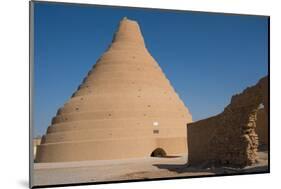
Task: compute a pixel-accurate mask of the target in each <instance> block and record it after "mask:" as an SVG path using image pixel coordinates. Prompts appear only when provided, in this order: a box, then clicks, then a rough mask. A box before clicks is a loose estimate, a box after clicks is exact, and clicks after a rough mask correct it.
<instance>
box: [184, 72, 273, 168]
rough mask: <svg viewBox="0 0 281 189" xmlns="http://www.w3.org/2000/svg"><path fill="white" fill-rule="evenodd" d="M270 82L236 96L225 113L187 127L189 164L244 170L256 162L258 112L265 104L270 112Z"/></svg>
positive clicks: (264, 80) (262, 80)
mask: <svg viewBox="0 0 281 189" xmlns="http://www.w3.org/2000/svg"><path fill="white" fill-rule="evenodd" d="M267 79H268V78H267V77H264V78H262V79H261V80H260V81H259V82H258V83H257V84H256V85H255V86H252V87H248V88H247V89H245V90H244V91H243V92H242V93H240V94H238V95H234V96H233V97H232V98H231V103H230V104H229V105H228V106H227V107H226V108H225V109H224V111H223V112H222V113H221V114H219V115H217V116H214V117H211V118H208V119H205V120H201V121H198V122H194V123H191V124H188V125H187V129H188V150H189V154H188V159H189V164H191V165H192V164H193V165H194V164H202V163H211V164H215V165H227V166H238V167H244V166H247V165H251V164H253V163H255V162H256V160H257V150H258V144H259V141H258V136H257V134H256V132H255V128H256V119H257V111H258V107H259V105H260V104H261V103H262V104H264V108H265V111H266V112H267V111H268V85H267V84H268V81H267ZM266 116H267V113H266ZM266 119H267V117H266Z"/></svg>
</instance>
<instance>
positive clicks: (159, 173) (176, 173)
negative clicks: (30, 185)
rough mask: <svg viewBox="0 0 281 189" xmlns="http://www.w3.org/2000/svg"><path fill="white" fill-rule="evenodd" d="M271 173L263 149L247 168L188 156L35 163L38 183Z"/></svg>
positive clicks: (35, 182) (36, 182)
mask: <svg viewBox="0 0 281 189" xmlns="http://www.w3.org/2000/svg"><path fill="white" fill-rule="evenodd" d="M248 172H268V155H267V152H266V151H265V152H259V161H258V163H257V164H255V165H253V166H249V167H245V168H243V169H233V168H227V167H221V168H207V169H206V168H205V169H203V168H200V167H191V166H187V157H186V156H184V155H183V156H175V157H166V158H156V157H148V158H139V159H126V160H99V161H83V162H67V163H35V164H34V172H33V182H34V185H36V186H39V185H56V184H71V183H86V182H104V181H120V180H134V179H153V178H168V177H187V176H203V175H215V174H218V175H221V174H237V173H248Z"/></svg>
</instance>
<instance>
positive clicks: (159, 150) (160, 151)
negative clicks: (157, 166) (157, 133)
mask: <svg viewBox="0 0 281 189" xmlns="http://www.w3.org/2000/svg"><path fill="white" fill-rule="evenodd" d="M150 156H151V157H165V156H167V153H166V152H165V150H163V149H162V148H156V149H155V150H153V152H152V153H151V154H150Z"/></svg>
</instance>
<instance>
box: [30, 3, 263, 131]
mask: <svg viewBox="0 0 281 189" xmlns="http://www.w3.org/2000/svg"><path fill="white" fill-rule="evenodd" d="M124 16H127V17H128V18H129V19H134V20H137V21H138V23H139V24H140V26H141V30H142V33H143V36H144V38H145V42H146V46H147V48H148V49H149V51H150V52H151V53H152V56H153V57H154V58H155V59H156V60H157V62H158V64H159V65H160V66H161V68H162V69H163V71H164V72H165V74H166V76H167V77H168V79H169V80H170V81H171V83H172V84H173V86H174V88H175V90H176V91H177V92H178V94H179V96H180V97H181V99H182V100H183V101H184V103H185V105H186V106H187V107H188V108H189V110H190V112H191V114H192V116H193V120H195V121H196V120H200V119H203V118H207V117H209V116H212V115H215V114H218V113H220V112H221V111H223V108H224V107H225V106H226V105H227V104H228V103H229V102H230V98H231V96H232V95H233V94H235V93H238V92H241V91H242V90H243V89H244V88H246V87H247V86H250V85H253V84H255V83H256V82H257V81H258V80H259V78H261V77H263V76H265V75H267V72H268V69H267V64H268V61H267V60H268V54H267V47H268V46H267V45H268V44H267V43H268V41H267V33H268V29H267V22H268V21H267V18H266V17H258V16H240V15H225V14H210V13H200V12H174V11H161V10H152V9H129V8H112V7H95V6H80V5H67V4H47V3H35V44H34V45H35V57H34V58H35V68H34V70H35V81H34V83H35V87H34V97H35V98H34V125H35V128H34V132H35V135H38V134H43V133H45V131H46V128H47V127H48V125H50V122H51V119H52V117H53V116H55V114H56V111H57V109H58V108H59V107H61V106H62V105H63V104H64V103H65V102H66V101H67V100H68V99H69V98H70V97H71V95H72V93H73V92H74V91H75V90H76V89H77V87H78V85H79V84H80V83H81V82H82V79H83V78H84V76H85V75H86V74H87V72H88V71H89V70H90V69H91V67H92V65H93V64H95V63H96V60H97V59H98V58H99V57H100V55H101V54H102V53H103V52H104V51H105V50H106V48H107V47H108V45H109V44H110V42H111V40H112V37H113V34H114V32H115V31H116V29H117V26H118V23H119V21H120V20H121V19H122V18H123V17H124Z"/></svg>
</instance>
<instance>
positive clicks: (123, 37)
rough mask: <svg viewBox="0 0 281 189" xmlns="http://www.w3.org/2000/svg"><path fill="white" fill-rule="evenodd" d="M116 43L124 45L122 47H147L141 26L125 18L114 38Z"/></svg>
mask: <svg viewBox="0 0 281 189" xmlns="http://www.w3.org/2000/svg"><path fill="white" fill-rule="evenodd" d="M112 42H113V44H112V45H114V43H119V42H120V43H122V45H123V46H124V45H125V46H126V45H132V44H134V45H135V46H139V47H145V43H144V39H143V36H142V33H141V29H140V27H139V24H138V22H137V21H135V20H130V19H128V18H127V17H124V18H123V19H122V20H121V21H120V23H119V27H118V30H117V32H116V33H115V35H114V37H113V41H112Z"/></svg>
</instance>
